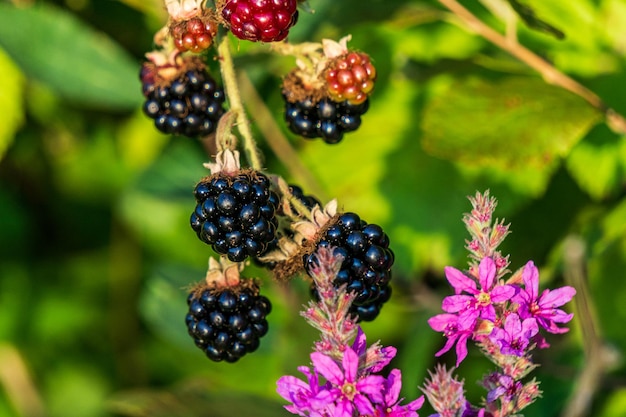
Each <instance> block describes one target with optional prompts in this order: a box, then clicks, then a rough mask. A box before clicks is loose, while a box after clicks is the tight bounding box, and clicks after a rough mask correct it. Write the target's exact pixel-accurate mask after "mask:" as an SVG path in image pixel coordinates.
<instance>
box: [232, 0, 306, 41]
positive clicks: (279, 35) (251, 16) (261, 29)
mask: <svg viewBox="0 0 626 417" xmlns="http://www.w3.org/2000/svg"><path fill="white" fill-rule="evenodd" d="M297 5H298V3H297V1H296V0H271V1H270V0H226V1H225V2H224V3H223V6H222V9H221V10H222V13H221V15H222V18H223V19H224V21H225V24H226V26H228V27H229V28H230V31H231V32H232V33H233V34H234V35H235V36H236V37H238V38H239V39H244V40H249V41H253V42H257V41H261V42H278V41H282V40H283V39H285V38H286V37H287V35H288V34H289V29H290V28H291V27H292V26H293V25H295V24H296V22H297V20H298V10H297Z"/></svg>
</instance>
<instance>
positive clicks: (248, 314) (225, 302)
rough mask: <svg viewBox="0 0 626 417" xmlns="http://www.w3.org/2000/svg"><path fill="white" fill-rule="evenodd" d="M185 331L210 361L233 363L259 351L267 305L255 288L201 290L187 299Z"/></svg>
mask: <svg viewBox="0 0 626 417" xmlns="http://www.w3.org/2000/svg"><path fill="white" fill-rule="evenodd" d="M187 304H188V306H189V312H188V313H187V316H186V317H185V322H186V323H187V330H188V332H189V335H190V336H191V337H192V338H193V341H194V342H195V344H196V346H198V347H199V348H200V349H202V351H203V352H204V353H205V354H206V356H207V357H208V358H209V359H211V360H212V361H215V362H219V361H222V360H225V361H226V362H236V361H237V360H239V359H240V358H241V357H242V356H243V355H245V354H246V353H251V352H254V351H255V350H256V349H257V348H258V347H259V342H260V340H259V339H260V338H261V337H263V336H264V335H265V334H266V333H267V330H268V323H267V320H266V317H267V315H268V314H269V313H270V311H271V309H272V305H271V303H270V301H269V300H268V299H267V298H266V297H265V296H262V295H260V294H259V291H258V287H256V286H254V285H253V286H247V287H237V288H236V289H235V288H225V289H220V290H216V289H211V288H206V287H205V288H204V289H203V290H202V291H193V292H192V293H191V294H189V297H188V298H187Z"/></svg>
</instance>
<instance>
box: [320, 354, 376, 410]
mask: <svg viewBox="0 0 626 417" xmlns="http://www.w3.org/2000/svg"><path fill="white" fill-rule="evenodd" d="M311 361H312V362H313V366H314V368H315V369H316V370H317V371H318V372H319V373H320V374H322V375H323V376H324V377H325V378H326V379H327V380H328V382H329V383H330V387H328V389H327V390H325V392H324V395H322V396H318V398H319V399H320V400H321V402H320V404H319V405H321V406H325V405H327V404H328V403H332V404H334V414H333V415H334V416H335V417H351V416H352V415H353V412H354V409H355V407H356V410H358V412H359V413H361V414H364V415H372V414H374V407H373V406H372V401H373V402H375V403H380V402H382V401H383V395H382V388H383V386H384V384H385V378H384V377H382V376H380V375H367V376H359V375H357V370H358V367H359V356H358V355H357V353H356V352H355V351H354V350H353V349H352V348H351V347H346V349H345V351H344V355H343V360H342V367H343V370H342V369H341V367H339V365H337V363H335V360H334V359H333V358H331V357H330V356H326V355H324V354H323V353H319V352H313V353H312V354H311ZM313 405H315V401H314V402H313ZM315 408H317V407H315ZM317 409H319V408H317Z"/></svg>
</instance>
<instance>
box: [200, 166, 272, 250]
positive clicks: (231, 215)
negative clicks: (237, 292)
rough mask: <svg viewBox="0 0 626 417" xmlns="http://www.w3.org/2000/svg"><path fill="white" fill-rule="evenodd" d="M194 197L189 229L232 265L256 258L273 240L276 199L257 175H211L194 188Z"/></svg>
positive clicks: (266, 180) (266, 184)
mask: <svg viewBox="0 0 626 417" xmlns="http://www.w3.org/2000/svg"><path fill="white" fill-rule="evenodd" d="M194 195H195V198H196V203H197V204H196V208H195V210H194V212H193V213H192V214H191V218H190V223H191V227H192V229H193V230H194V231H195V232H196V234H197V235H198V237H199V238H200V240H202V241H203V242H205V243H207V244H209V245H211V247H212V248H213V250H215V252H217V253H219V254H221V255H226V256H227V257H228V259H229V260H231V261H232V262H242V261H243V260H245V259H246V258H247V257H248V256H258V255H259V254H260V253H262V252H263V251H265V249H266V247H267V244H268V243H269V242H271V241H272V240H274V237H275V234H276V228H277V226H278V221H277V219H276V215H275V212H276V207H277V206H278V202H279V199H278V195H276V193H275V192H274V191H272V190H270V181H269V179H268V178H267V177H266V176H265V175H263V174H262V173H261V172H258V171H242V172H240V173H239V174H237V175H234V176H229V175H224V174H221V173H219V174H215V175H212V176H210V177H207V178H205V179H203V180H202V181H200V182H199V183H198V184H197V185H196V187H195V189H194Z"/></svg>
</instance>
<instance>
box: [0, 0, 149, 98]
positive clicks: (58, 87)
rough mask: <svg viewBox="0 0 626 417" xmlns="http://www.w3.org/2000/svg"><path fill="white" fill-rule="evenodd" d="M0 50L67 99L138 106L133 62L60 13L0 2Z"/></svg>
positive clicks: (138, 90) (101, 36) (49, 8)
mask: <svg viewBox="0 0 626 417" xmlns="http://www.w3.org/2000/svg"><path fill="white" fill-rule="evenodd" d="M26 28H27V29H26ZM0 46H2V47H3V48H5V50H6V51H7V52H8V53H9V55H10V56H11V58H13V60H15V62H16V63H17V64H18V65H19V66H20V67H21V68H22V69H23V71H24V72H25V73H26V75H28V76H30V77H33V78H36V79H38V80H41V81H43V82H44V83H46V84H48V85H49V86H50V87H51V88H53V89H54V90H55V91H57V92H58V93H59V94H61V95H62V96H64V97H67V98H68V99H71V100H75V101H77V102H79V103H83V104H87V105H90V106H94V107H107V108H116V109H129V108H134V107H136V106H138V105H139V104H140V103H141V100H142V95H141V86H140V83H139V78H138V71H139V66H138V64H137V63H136V62H134V61H133V60H132V59H131V58H130V57H129V55H128V54H127V53H126V52H125V51H124V50H123V49H122V48H121V47H120V46H119V45H117V44H115V43H114V42H113V41H112V40H111V39H110V38H109V37H107V35H105V34H103V33H99V32H96V31H95V30H94V29H92V28H90V27H89V26H87V25H86V24H85V23H83V22H82V21H80V20H78V19H76V18H75V17H74V16H73V15H71V14H69V13H67V12H65V11H62V10H61V9H57V8H55V7H52V6H49V5H38V6H33V7H28V8H16V7H14V6H12V5H10V4H7V3H1V4H0Z"/></svg>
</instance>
